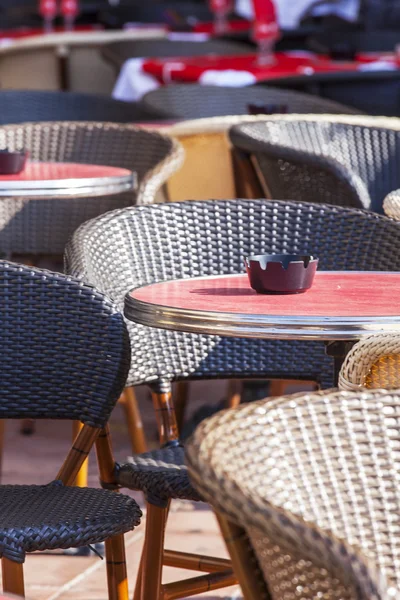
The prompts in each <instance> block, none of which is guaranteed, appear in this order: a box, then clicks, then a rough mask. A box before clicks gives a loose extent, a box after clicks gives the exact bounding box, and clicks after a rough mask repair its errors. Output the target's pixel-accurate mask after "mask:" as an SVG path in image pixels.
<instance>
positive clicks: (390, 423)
mask: <svg viewBox="0 0 400 600" xmlns="http://www.w3.org/2000/svg"><path fill="white" fill-rule="evenodd" d="M399 425H400V395H399V393H398V392H393V393H389V392H387V393H386V392H384V391H382V390H380V391H374V392H372V391H370V392H358V393H354V392H331V393H328V394H327V393H324V392H319V393H312V394H299V395H295V396H287V397H284V398H279V399H276V400H262V401H260V402H255V403H252V404H248V405H242V406H240V407H239V408H238V409H234V410H230V411H223V412H220V413H218V414H217V415H215V416H214V417H212V418H210V419H208V420H206V421H204V422H203V423H202V424H201V425H200V426H199V427H198V429H197V430H196V432H195V434H194V436H193V437H192V438H191V440H190V442H189V443H188V445H187V448H186V454H187V463H188V468H189V473H190V476H191V478H192V481H193V483H194V485H195V487H196V488H197V489H198V491H199V493H201V494H202V495H203V497H205V498H206V499H207V500H208V501H209V502H210V503H211V504H212V505H213V506H214V507H215V508H216V509H217V510H218V511H220V512H222V513H223V514H225V515H227V516H228V517H229V518H230V519H231V520H232V521H234V522H236V523H238V524H239V525H240V526H242V527H243V528H244V529H245V530H246V532H247V534H248V536H249V537H250V539H251V541H252V544H253V548H254V550H255V553H256V555H257V557H258V561H259V565H260V567H261V568H262V570H263V573H264V578H265V580H266V583H267V586H268V588H269V592H270V594H271V597H272V598H273V599H274V600H275V599H281V598H282V599H285V600H291V599H293V600H295V599H296V598H299V597H301V598H309V599H310V600H311V599H315V598H338V599H339V598H352V599H355V598H357V599H365V600H366V599H371V598H382V599H383V598H389V597H399V596H400V592H399V591H397V590H398V588H399V586H400V569H399V554H400V535H399V517H398V515H399V512H400V495H399V486H398V473H399V468H400V464H399V453H398V451H397V449H398V446H399ZM249 576H256V573H255V574H254V575H252V574H251V573H250V574H249ZM389 586H397V590H389ZM260 597H261V596H260Z"/></svg>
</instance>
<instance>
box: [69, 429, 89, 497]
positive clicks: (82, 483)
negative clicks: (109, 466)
mask: <svg viewBox="0 0 400 600" xmlns="http://www.w3.org/2000/svg"><path fill="white" fill-rule="evenodd" d="M82 428H83V424H82V423H80V422H79V421H73V422H72V441H73V442H74V440H75V439H76V437H77V435H78V434H79V432H80V431H81V429H82ZM88 470H89V458H87V459H86V460H85V462H84V463H83V465H82V466H81V468H80V469H79V472H78V475H77V476H76V478H75V481H74V485H75V486H76V487H87V486H88Z"/></svg>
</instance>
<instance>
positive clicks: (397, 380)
mask: <svg viewBox="0 0 400 600" xmlns="http://www.w3.org/2000/svg"><path fill="white" fill-rule="evenodd" d="M339 388H340V389H342V390H349V391H357V390H360V389H363V388H364V389H365V388H367V389H385V390H397V389H400V334H399V333H396V334H393V333H387V334H380V335H372V336H370V337H367V338H365V339H363V340H361V341H360V342H358V343H357V344H355V346H353V348H352V349H351V350H350V352H349V353H348V355H347V356H346V360H345V361H344V363H343V366H342V369H341V371H340V375H339Z"/></svg>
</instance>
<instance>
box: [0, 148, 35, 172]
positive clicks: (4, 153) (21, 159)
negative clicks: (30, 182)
mask: <svg viewBox="0 0 400 600" xmlns="http://www.w3.org/2000/svg"><path fill="white" fill-rule="evenodd" d="M27 158H28V152H26V150H16V151H15V152H12V151H10V150H0V175H16V174H17V173H21V171H23V170H24V168H25V164H26V159H27Z"/></svg>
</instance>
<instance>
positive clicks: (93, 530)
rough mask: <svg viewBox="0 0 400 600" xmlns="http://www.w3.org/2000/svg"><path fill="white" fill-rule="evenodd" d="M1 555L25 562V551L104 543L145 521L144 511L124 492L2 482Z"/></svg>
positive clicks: (0, 495)
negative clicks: (142, 515) (143, 517)
mask: <svg viewBox="0 0 400 600" xmlns="http://www.w3.org/2000/svg"><path fill="white" fill-rule="evenodd" d="M0 502H1V505H2V511H1V519H0V556H6V557H7V558H9V559H11V560H14V561H16V562H23V561H24V558H25V552H34V551H35V550H51V549H57V548H75V547H79V546H85V545H87V544H95V543H97V542H102V541H104V540H105V539H107V538H108V537H111V536H113V535H117V534H120V533H125V532H126V531H130V530H131V529H133V528H134V527H135V526H136V525H139V523H140V517H141V514H142V513H141V510H140V509H139V506H138V505H137V504H136V502H135V501H134V500H133V499H132V498H129V497H128V496H124V495H122V494H116V493H115V492H109V491H107V490H98V489H90V488H78V487H64V486H63V485H62V484H60V483H59V482H56V481H55V482H53V483H51V484H49V485H2V486H0Z"/></svg>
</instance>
